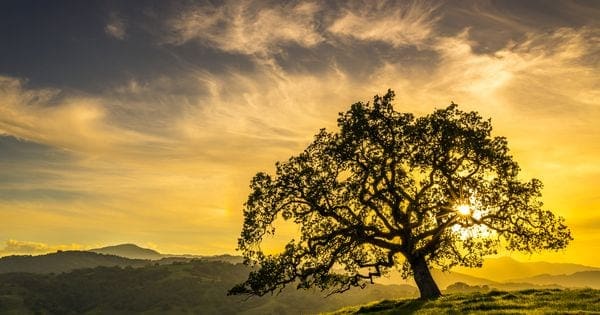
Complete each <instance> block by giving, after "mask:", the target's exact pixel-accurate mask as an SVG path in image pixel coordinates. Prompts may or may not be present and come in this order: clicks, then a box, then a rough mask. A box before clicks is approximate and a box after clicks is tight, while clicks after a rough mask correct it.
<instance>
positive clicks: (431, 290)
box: [409, 257, 442, 300]
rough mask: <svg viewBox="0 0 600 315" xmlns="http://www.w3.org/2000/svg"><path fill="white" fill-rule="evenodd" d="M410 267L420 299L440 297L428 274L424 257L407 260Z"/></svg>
mask: <svg viewBox="0 0 600 315" xmlns="http://www.w3.org/2000/svg"><path fill="white" fill-rule="evenodd" d="M409 262H410V266H411V268H412V270H413V274H414V278H415V282H416V283H417V286H418V287H419V293H420V294H421V299H427V300H428V299H435V298H438V297H440V296H441V295H442V292H440V289H439V288H438V286H437V284H436V283H435V281H434V280H433V277H432V276H431V272H429V267H427V262H426V261H425V258H424V257H414V258H411V259H409Z"/></svg>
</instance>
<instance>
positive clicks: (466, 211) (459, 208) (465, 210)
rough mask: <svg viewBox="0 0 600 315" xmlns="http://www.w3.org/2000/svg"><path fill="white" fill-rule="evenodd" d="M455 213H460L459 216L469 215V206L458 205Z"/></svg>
mask: <svg viewBox="0 0 600 315" xmlns="http://www.w3.org/2000/svg"><path fill="white" fill-rule="evenodd" d="M456 211H458V213H460V215H463V216H469V215H471V207H470V206H469V205H464V204H463V205H458V206H456Z"/></svg>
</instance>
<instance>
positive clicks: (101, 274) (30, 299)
mask: <svg viewBox="0 0 600 315" xmlns="http://www.w3.org/2000/svg"><path fill="white" fill-rule="evenodd" d="M249 271H250V269H249V268H248V267H246V266H244V265H241V264H237V265H233V264H230V263H225V262H216V261H212V262H210V261H201V260H192V261H189V262H178V263H174V264H169V265H160V264H155V265H148V266H145V267H141V268H131V267H125V268H123V267H117V266H115V267H96V268H88V269H78V270H74V271H71V272H68V273H60V274H31V273H7V274H0V313H5V312H13V313H19V314H21V313H25V314H27V313H30V314H85V313H110V314H119V313H141V312H150V313H170V314H177V313H190V312H192V313H202V314H240V313H242V314H275V313H276V314H286V313H287V314H298V313H317V312H322V311H330V310H335V309H338V308H340V307H343V306H348V305H356V304H361V303H366V302H370V301H373V300H380V299H386V298H398V297H403V296H415V295H416V293H417V292H416V289H415V288H413V287H410V286H382V285H374V286H370V287H368V288H366V289H364V290H360V289H354V290H351V291H349V292H347V293H346V294H343V295H334V296H331V297H328V298H324V293H322V292H320V291H312V290H310V291H305V290H295V288H293V287H290V288H289V290H284V291H283V292H282V293H281V294H280V295H275V296H267V297H263V298H256V297H254V298H250V299H246V298H244V297H240V296H234V297H232V296H227V295H226V292H227V290H228V289H230V288H231V287H232V286H233V285H235V284H236V283H239V282H240V281H242V280H244V279H245V278H246V277H247V276H248V273H249Z"/></svg>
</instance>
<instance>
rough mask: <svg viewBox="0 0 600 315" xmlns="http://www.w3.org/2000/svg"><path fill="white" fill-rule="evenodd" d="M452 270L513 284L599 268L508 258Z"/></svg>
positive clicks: (492, 259) (487, 260)
mask: <svg viewBox="0 0 600 315" xmlns="http://www.w3.org/2000/svg"><path fill="white" fill-rule="evenodd" d="M453 270H454V271H455V272H459V273H464V274H469V275H472V276H475V277H479V278H485V279H490V280H493V281H498V282H507V281H510V282H514V281H521V280H520V279H522V278H529V277H533V276H536V275H540V274H549V275H565V274H566V275H568V274H572V273H576V272H580V271H600V268H598V267H591V266H585V265H579V264H565V263H549V262H520V261H517V260H514V259H512V258H510V257H500V258H488V259H486V260H485V262H484V263H483V266H482V267H481V268H465V267H457V268H454V269H453Z"/></svg>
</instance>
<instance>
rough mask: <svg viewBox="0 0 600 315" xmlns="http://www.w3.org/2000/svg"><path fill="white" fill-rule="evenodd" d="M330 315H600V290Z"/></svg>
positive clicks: (502, 295) (469, 298) (454, 297)
mask: <svg viewBox="0 0 600 315" xmlns="http://www.w3.org/2000/svg"><path fill="white" fill-rule="evenodd" d="M330 314H331V315H333V314H335V315H342V314H600V290H593V289H578V290H557V289H547V290H523V291H513V292H502V291H490V292H487V293H470V294H450V295H446V296H443V297H441V298H440V299H437V300H434V301H421V300H415V299H403V300H395V301H391V300H383V301H380V302H375V303H371V304H367V305H363V306H356V307H348V308H344V309H341V310H338V311H336V312H334V313H330Z"/></svg>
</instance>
